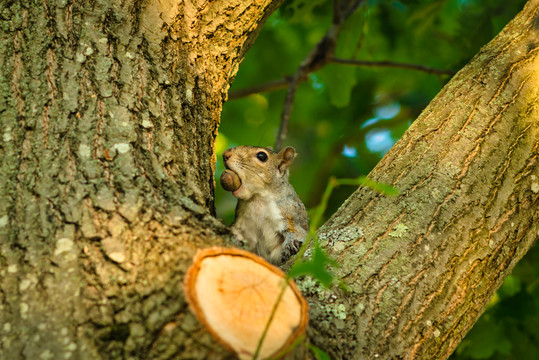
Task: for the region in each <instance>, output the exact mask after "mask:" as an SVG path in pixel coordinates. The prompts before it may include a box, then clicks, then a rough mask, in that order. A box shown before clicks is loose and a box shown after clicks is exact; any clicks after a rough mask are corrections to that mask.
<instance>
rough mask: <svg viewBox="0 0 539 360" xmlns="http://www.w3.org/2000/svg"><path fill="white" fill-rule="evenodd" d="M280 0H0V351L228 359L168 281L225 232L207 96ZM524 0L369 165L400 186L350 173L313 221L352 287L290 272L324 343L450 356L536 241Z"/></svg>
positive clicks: (531, 44)
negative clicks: (366, 183) (348, 187)
mask: <svg viewBox="0 0 539 360" xmlns="http://www.w3.org/2000/svg"><path fill="white" fill-rule="evenodd" d="M280 3H281V1H280V0H277V1H270V0H260V1H257V2H254V1H252V2H251V1H242V0H237V1H234V0H232V1H220V0H216V1H213V2H204V1H199V2H194V1H187V0H186V1H183V2H176V1H167V0H160V1H157V0H147V1H134V0H126V1H123V2H109V1H104V0H93V1H81V2H74V1H72V0H55V1H50V0H49V1H47V0H46V1H35V0H34V1H29V2H23V1H20V0H19V1H14V0H13V1H9V0H8V1H4V2H3V3H2V5H0V26H1V28H2V32H0V64H1V67H0V74H1V76H0V116H1V131H2V137H1V140H0V141H1V147H0V156H1V158H2V161H1V163H0V249H1V250H0V354H2V357H3V358H6V359H20V358H29V359H44V360H46V359H68V358H81V359H117V358H128V359H183V358H201V359H202V358H225V357H228V356H230V354H227V353H226V352H225V351H224V350H223V349H222V348H221V347H220V346H219V345H217V344H216V343H215V341H214V340H213V339H212V338H211V337H210V336H209V335H208V334H207V332H205V330H203V329H202V328H201V327H200V325H199V324H198V323H197V321H196V320H195V319H194V317H193V316H192V315H191V314H190V313H189V311H188V310H187V306H186V303H185V300H184V297H183V294H182V292H181V288H180V283H181V281H182V279H183V276H184V274H185V271H186V268H187V267H188V266H189V264H190V262H191V257H192V256H193V254H194V252H195V250H196V249H197V248H200V247H204V246H208V245H213V244H220V243H223V236H225V237H226V234H228V232H227V229H226V228H225V227H224V226H223V225H222V224H221V223H220V222H219V221H217V220H216V219H215V218H214V217H213V216H212V215H213V213H214V211H213V188H214V182H213V172H214V164H215V153H214V149H213V143H214V139H215V134H216V129H217V126H218V123H219V115H220V110H221V105H222V102H223V99H224V98H226V90H227V89H228V84H229V83H230V81H231V79H232V78H233V76H234V74H235V72H236V70H237V67H238V64H239V62H240V61H241V59H242V58H243V56H244V54H245V51H246V50H247V49H248V47H249V46H250V44H251V43H252V42H253V41H254V38H255V37H256V35H257V33H258V31H259V29H260V27H261V25H262V24H263V22H264V20H265V19H266V18H267V16H269V14H270V13H271V12H272V11H273V10H274V9H275V8H276V7H277V6H278V5H279V4H280ZM538 7H539V6H538V1H537V0H532V1H531V2H530V3H529V4H528V7H527V9H526V10H525V11H524V12H523V13H522V14H521V15H519V16H518V17H517V19H516V20H515V21H513V22H512V23H511V24H510V25H509V26H508V27H507V28H506V30H504V32H503V33H502V34H501V35H500V36H498V37H497V38H496V39H495V40H494V41H493V42H492V43H491V44H490V45H489V46H487V47H486V48H485V49H484V50H483V51H482V53H481V54H480V55H479V56H477V57H476V58H475V59H474V61H473V62H472V64H470V65H469V66H468V67H467V68H465V69H464V70H462V71H461V72H460V73H459V74H458V75H457V76H456V77H455V79H454V80H453V81H452V82H451V83H450V84H449V85H448V86H447V87H446V88H445V89H444V90H443V91H442V93H441V94H440V96H439V97H438V98H437V99H436V100H435V101H433V103H432V104H431V106H430V107H429V108H428V109H427V110H426V111H425V113H424V114H423V115H422V116H421V117H420V118H419V119H418V120H417V121H416V123H414V125H413V127H412V128H411V129H410V131H409V132H408V133H407V134H406V135H405V137H404V138H403V139H402V140H401V141H400V142H399V143H398V144H397V145H396V146H395V148H394V149H393V150H392V151H391V152H390V153H389V154H388V156H387V157H386V158H385V159H384V160H383V161H382V162H381V163H380V164H379V166H378V167H377V168H376V170H374V171H373V173H372V177H373V178H374V179H375V180H378V181H383V182H387V183H392V184H394V185H395V186H396V187H398V188H399V189H400V190H401V191H402V196H400V197H398V198H386V197H383V196H379V195H376V194H374V193H372V192H371V191H369V190H366V189H360V190H358V193H356V194H354V195H353V196H352V197H351V198H350V200H349V201H347V203H346V204H345V205H344V206H343V207H342V208H341V210H340V211H339V212H338V213H337V214H336V215H335V217H333V218H332V220H331V221H330V222H329V223H328V224H327V225H326V226H325V227H324V229H323V230H322V233H321V237H322V238H323V239H324V242H325V244H326V246H327V247H328V249H330V250H331V251H332V253H333V255H334V256H336V257H338V258H339V259H340V262H341V263H342V264H343V265H342V266H341V267H340V268H339V269H338V272H339V273H340V275H342V276H343V278H344V279H345V281H346V282H347V283H348V284H349V286H350V289H351V291H350V292H349V293H340V292H338V291H337V292H323V291H321V290H319V289H317V288H316V287H314V286H312V285H310V286H309V284H308V283H307V282H304V283H303V287H304V288H305V289H306V293H307V294H308V295H309V297H310V302H311V303H312V304H313V305H312V311H311V316H312V317H313V320H312V322H311V326H312V328H313V329H315V330H317V331H316V332H313V334H312V335H311V337H312V340H313V341H314V342H315V343H317V344H319V345H320V346H321V347H323V348H324V349H326V350H327V351H329V352H330V353H331V354H332V355H333V356H334V357H335V358H374V357H375V355H376V354H378V355H379V358H429V359H430V358H443V357H446V356H448V355H449V353H450V352H451V351H452V349H453V348H454V346H455V345H456V344H457V343H458V341H459V340H460V338H461V337H462V336H463V335H464V333H465V332H466V330H467V329H468V328H469V327H470V326H471V324H473V322H474V321H475V320H476V318H477V316H479V314H480V312H481V311H482V309H483V308H484V306H485V304H486V302H487V301H488V299H489V297H490V296H491V295H492V293H493V292H494V290H495V289H496V288H497V287H498V286H499V284H500V283H501V281H502V280H503V278H504V276H505V275H507V273H508V272H509V271H510V269H511V268H512V266H513V265H514V264H515V263H516V262H517V261H518V259H520V257H521V256H522V255H523V254H524V252H525V251H526V250H527V249H528V248H529V247H530V246H531V244H532V242H533V241H534V240H535V238H536V237H537V234H538V230H539V229H538V226H539V225H538V224H539V222H538V221H537V218H538V210H537V208H538V206H537V197H538V193H539V180H538V178H537V177H538V176H539V174H538V172H537V164H536V162H537V155H538V152H539V150H538V148H539V144H538V142H537V139H538V138H539V134H538V124H537V121H535V120H534V119H537V118H538V115H539V114H538V112H539V110H538V108H539V107H538V105H537V104H538V103H539V99H538V96H539V95H538V92H537V83H538V82H539V75H538V70H537V69H538V68H539V64H538V60H537V59H538V55H537V54H538V48H539V45H538V43H539V41H538V35H537V33H538V30H537V29H538V26H537V24H538V21H539V20H538V15H537V12H538ZM450 96H451V99H449V97H450ZM326 299H329V300H330V301H331V302H332V303H331V304H329V305H328V304H327V301H326ZM343 318H344V319H343Z"/></svg>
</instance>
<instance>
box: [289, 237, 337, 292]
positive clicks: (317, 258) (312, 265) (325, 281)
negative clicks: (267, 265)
mask: <svg viewBox="0 0 539 360" xmlns="http://www.w3.org/2000/svg"><path fill="white" fill-rule="evenodd" d="M330 265H332V266H337V265H338V264H337V262H336V261H335V260H333V259H331V258H330V257H329V256H327V254H326V253H325V252H324V250H323V249H322V248H321V247H320V245H319V244H318V241H314V242H313V249H312V256H311V259H309V260H306V261H305V260H302V261H299V262H296V263H295V264H294V265H293V266H292V268H291V269H290V271H289V272H288V276H290V277H298V276H303V275H309V276H311V277H312V278H314V279H316V280H318V281H319V282H320V283H321V284H322V286H324V287H326V288H328V287H329V286H330V285H331V283H333V280H334V279H335V276H333V274H332V273H331V272H330V271H329V270H328V269H327V267H328V266H330Z"/></svg>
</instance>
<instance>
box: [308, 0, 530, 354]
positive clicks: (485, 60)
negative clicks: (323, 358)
mask: <svg viewBox="0 0 539 360" xmlns="http://www.w3.org/2000/svg"><path fill="white" fill-rule="evenodd" d="M538 119H539V1H537V0H532V1H530V2H529V3H528V4H527V6H526V7H525V9H524V10H523V11H522V12H521V13H520V14H519V15H518V16H517V17H516V18H515V19H514V20H513V21H512V22H511V23H510V24H508V25H507V27H506V28H505V29H504V30H503V31H502V33H500V34H499V35H498V36H497V37H496V38H495V39H494V40H492V41H491V42H490V43H489V44H488V45H487V46H485V47H484V48H483V49H482V50H481V51H480V53H479V54H478V55H477V56H476V57H475V58H474V59H473V60H472V61H471V63H470V64H469V65H467V66H466V67H465V68H464V69H462V70H461V71H460V72H459V73H458V74H457V75H456V76H455V77H454V78H453V79H452V80H451V82H450V83H449V84H448V85H447V86H445V87H444V89H443V90H442V91H441V93H440V94H439V95H438V96H437V97H436V98H435V99H434V100H433V101H432V102H431V104H430V105H429V106H428V107H427V109H426V110H425V111H424V112H423V113H422V115H421V116H420V117H419V118H418V119H417V120H416V121H415V122H414V124H413V125H412V127H411V128H410V129H409V130H408V131H407V132H406V134H405V135H404V136H403V138H402V139H401V140H400V141H399V142H398V143H397V144H396V145H395V146H394V147H393V148H392V149H391V151H390V152H389V153H388V154H387V155H386V156H385V157H384V159H383V160H382V161H381V162H380V163H379V164H378V166H377V167H376V168H375V169H374V170H373V171H372V173H371V174H370V177H371V178H372V179H374V180H376V181H380V182H384V183H388V184H392V185H393V186H395V187H396V188H398V189H399V190H400V191H401V195H400V196H398V197H385V196H383V195H379V194H376V193H374V192H373V191H371V190H369V189H366V188H360V189H358V191H357V192H356V193H355V194H353V195H352V196H351V197H350V198H349V199H348V200H347V201H346V203H345V204H344V205H343V206H342V207H341V208H340V209H339V211H338V212H337V213H336V214H335V215H334V216H333V217H332V218H331V219H330V220H329V221H328V223H327V224H325V226H324V227H323V228H322V229H321V232H320V238H321V239H322V243H323V244H324V246H325V247H326V249H327V250H328V251H329V252H330V254H332V255H333V256H334V257H335V258H337V259H338V262H339V263H340V264H342V265H341V266H340V267H339V268H338V269H336V271H337V275H339V276H341V277H342V278H343V279H344V280H345V281H346V283H347V284H348V286H349V287H350V292H348V293H342V292H339V291H333V292H330V291H323V290H321V289H319V288H318V287H316V286H314V285H313V284H312V283H310V282H308V281H306V282H304V283H303V284H302V285H301V287H302V288H303V289H304V291H305V292H306V293H307V294H309V301H310V303H311V304H313V305H312V309H311V315H312V317H313V318H312V319H311V327H312V328H313V329H314V330H315V331H313V332H312V336H313V340H314V342H315V343H316V344H317V345H318V346H319V347H321V348H323V349H326V350H328V351H329V352H330V354H331V355H332V358H335V359H376V358H379V359H445V358H447V357H448V356H449V355H450V354H451V352H452V351H453V350H454V348H455V347H456V345H457V344H458V343H459V341H460V340H461V339H462V337H463V336H464V335H465V333H466V332H467V331H468V330H469V329H470V327H471V326H472V325H473V324H474V322H475V321H476V320H477V318H478V317H479V315H480V314H481V313H482V311H483V310H484V308H485V306H486V304H487V303H488V301H489V299H490V298H491V296H492V295H493V294H494V292H495V290H496V289H497V288H498V287H499V286H500V285H501V283H502V282H503V280H504V278H505V276H507V275H508V274H509V273H510V272H511V269H512V268H513V266H514V265H515V264H516V262H517V261H518V260H519V259H520V258H521V257H522V256H523V255H524V254H525V253H526V251H527V250H528V249H529V248H530V247H531V246H532V244H533V243H534V242H535V240H536V239H537V238H538V237H539V168H538V156H539V122H538Z"/></svg>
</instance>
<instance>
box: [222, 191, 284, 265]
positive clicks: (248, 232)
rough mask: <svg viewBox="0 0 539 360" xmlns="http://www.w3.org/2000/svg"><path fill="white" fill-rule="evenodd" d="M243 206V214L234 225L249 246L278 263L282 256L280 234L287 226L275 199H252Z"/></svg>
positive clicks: (281, 238)
mask: <svg viewBox="0 0 539 360" xmlns="http://www.w3.org/2000/svg"><path fill="white" fill-rule="evenodd" d="M245 205H246V206H245V208H242V209H241V210H242V213H243V216H241V217H239V218H237V221H236V222H235V223H234V224H233V225H232V227H233V229H234V230H235V232H236V233H237V232H239V233H240V234H241V236H242V237H243V240H244V241H246V242H247V244H248V246H249V247H250V248H252V249H256V252H257V253H258V254H259V255H261V256H262V257H264V258H266V259H269V260H270V261H271V262H273V263H278V262H279V261H280V257H281V244H282V242H283V237H282V235H280V234H281V233H282V232H283V231H284V230H285V227H286V224H285V221H284V219H283V216H282V214H281V211H280V210H279V208H278V207H277V204H276V203H275V201H271V200H270V201H265V200H264V199H256V200H251V201H250V202H249V203H247V204H245Z"/></svg>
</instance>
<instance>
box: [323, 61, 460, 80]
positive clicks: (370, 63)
mask: <svg viewBox="0 0 539 360" xmlns="http://www.w3.org/2000/svg"><path fill="white" fill-rule="evenodd" d="M330 62H331V63H333V64H342V65H353V66H365V67H393V68H401V69H409V70H416V71H422V72H426V73H427V74H435V75H449V76H453V75H455V71H453V70H444V69H435V68H431V67H428V66H423V65H417V64H407V63H399V62H394V61H363V60H353V59H340V58H336V57H334V58H331V60H330Z"/></svg>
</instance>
